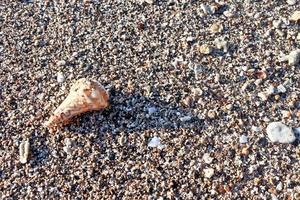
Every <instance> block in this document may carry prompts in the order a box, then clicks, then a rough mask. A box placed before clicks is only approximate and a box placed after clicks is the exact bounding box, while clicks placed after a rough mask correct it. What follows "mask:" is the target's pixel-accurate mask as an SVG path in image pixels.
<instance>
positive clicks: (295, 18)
mask: <svg viewBox="0 0 300 200" xmlns="http://www.w3.org/2000/svg"><path fill="white" fill-rule="evenodd" d="M299 20H300V10H297V11H295V12H294V13H293V14H292V15H291V17H290V21H295V22H298V21H299Z"/></svg>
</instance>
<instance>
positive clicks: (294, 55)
mask: <svg viewBox="0 0 300 200" xmlns="http://www.w3.org/2000/svg"><path fill="white" fill-rule="evenodd" d="M287 59H288V63H289V65H291V66H294V65H297V64H298V63H299V61H300V49H296V50H294V51H291V52H290V54H289V55H288V57H287Z"/></svg>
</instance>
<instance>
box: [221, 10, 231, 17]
mask: <svg viewBox="0 0 300 200" xmlns="http://www.w3.org/2000/svg"><path fill="white" fill-rule="evenodd" d="M223 15H224V16H225V17H227V18H231V17H234V14H233V13H232V12H231V11H228V10H226V11H224V12H223Z"/></svg>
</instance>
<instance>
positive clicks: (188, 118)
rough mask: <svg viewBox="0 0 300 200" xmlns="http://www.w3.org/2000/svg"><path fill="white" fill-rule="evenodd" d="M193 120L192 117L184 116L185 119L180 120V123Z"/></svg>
mask: <svg viewBox="0 0 300 200" xmlns="http://www.w3.org/2000/svg"><path fill="white" fill-rule="evenodd" d="M191 119H192V117H191V116H184V117H181V118H180V121H182V122H187V121H190V120H191Z"/></svg>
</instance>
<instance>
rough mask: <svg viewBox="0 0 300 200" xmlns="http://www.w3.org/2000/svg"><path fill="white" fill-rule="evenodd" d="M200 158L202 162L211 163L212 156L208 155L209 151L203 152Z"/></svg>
mask: <svg viewBox="0 0 300 200" xmlns="http://www.w3.org/2000/svg"><path fill="white" fill-rule="evenodd" d="M202 159H203V160H204V162H205V163H206V164H210V163H212V161H213V159H214V158H212V157H210V155H209V153H205V154H204V155H203V157H202Z"/></svg>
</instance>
